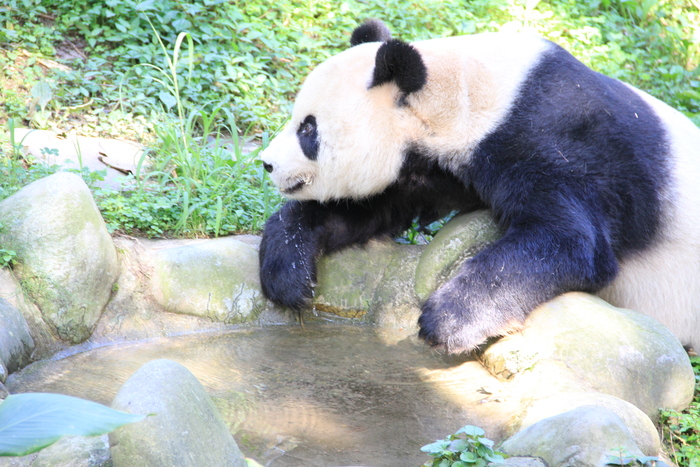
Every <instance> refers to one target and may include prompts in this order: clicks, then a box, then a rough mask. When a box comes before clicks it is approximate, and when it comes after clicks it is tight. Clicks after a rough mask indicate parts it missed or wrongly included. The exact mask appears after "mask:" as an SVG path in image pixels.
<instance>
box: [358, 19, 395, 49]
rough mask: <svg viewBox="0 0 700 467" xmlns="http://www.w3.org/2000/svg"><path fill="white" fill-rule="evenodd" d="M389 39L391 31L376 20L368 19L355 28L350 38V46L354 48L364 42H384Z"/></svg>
mask: <svg viewBox="0 0 700 467" xmlns="http://www.w3.org/2000/svg"><path fill="white" fill-rule="evenodd" d="M390 39H391V31H389V28H388V27H386V24H384V23H383V22H381V21H379V20H378V19H368V20H366V21H365V22H364V23H362V24H361V25H360V26H358V27H357V28H355V30H354V31H353V32H352V36H351V37H350V46H351V47H355V46H356V45H359V44H364V43H365V42H386V41H388V40H390Z"/></svg>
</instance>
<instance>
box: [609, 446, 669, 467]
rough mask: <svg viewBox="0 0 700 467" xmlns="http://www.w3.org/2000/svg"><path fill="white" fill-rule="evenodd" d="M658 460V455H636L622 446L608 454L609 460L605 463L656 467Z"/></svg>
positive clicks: (621, 465)
mask: <svg viewBox="0 0 700 467" xmlns="http://www.w3.org/2000/svg"><path fill="white" fill-rule="evenodd" d="M658 461H659V458H658V457H655V456H635V455H633V454H630V452H629V451H628V450H627V449H625V448H622V447H620V448H616V449H613V452H612V453H611V454H608V461H607V462H606V463H605V465H618V466H620V467H624V466H626V465H630V466H640V467H644V466H647V467H654V466H655V465H656V463H657V462H658Z"/></svg>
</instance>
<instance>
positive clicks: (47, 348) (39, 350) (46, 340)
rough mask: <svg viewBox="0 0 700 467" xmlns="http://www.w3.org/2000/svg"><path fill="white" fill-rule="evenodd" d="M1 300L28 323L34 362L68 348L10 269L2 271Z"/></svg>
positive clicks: (0, 274) (0, 276)
mask: <svg viewBox="0 0 700 467" xmlns="http://www.w3.org/2000/svg"><path fill="white" fill-rule="evenodd" d="M0 298H2V299H4V300H6V301H7V302H8V303H9V304H10V305H11V306H13V307H15V308H17V309H18V310H19V311H20V313H21V314H22V317H23V318H24V320H25V322H26V323H27V326H28V328H29V334H30V335H31V336H32V341H33V342H34V349H33V354H32V358H33V360H38V359H42V358H48V357H49V356H51V355H53V354H54V353H56V352H57V351H59V350H61V349H63V348H65V347H66V345H65V344H64V343H63V342H61V341H60V340H59V339H58V338H57V337H56V336H54V333H53V331H52V330H51V326H49V325H48V324H47V323H46V321H44V318H43V316H42V315H41V310H39V308H38V307H37V306H36V305H35V304H34V303H32V302H31V301H30V300H28V299H27V297H26V295H25V293H24V291H23V290H22V287H21V286H20V283H19V280H17V278H16V277H15V275H14V273H13V272H12V271H11V270H10V269H8V268H2V269H0ZM17 369H19V368H17Z"/></svg>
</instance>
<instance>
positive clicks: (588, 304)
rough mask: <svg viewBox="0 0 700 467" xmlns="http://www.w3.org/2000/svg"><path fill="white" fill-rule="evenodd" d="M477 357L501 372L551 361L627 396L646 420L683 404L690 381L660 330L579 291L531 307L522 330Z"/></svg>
mask: <svg viewBox="0 0 700 467" xmlns="http://www.w3.org/2000/svg"><path fill="white" fill-rule="evenodd" d="M481 359H482V361H483V363H484V365H485V366H486V368H487V369H489V371H491V372H492V373H493V374H494V375H497V376H499V377H501V378H504V379H510V378H513V377H515V376H517V375H524V374H526V373H534V374H537V373H538V372H539V368H540V367H546V366H547V365H544V364H545V363H547V362H549V363H558V364H559V365H560V366H561V368H562V369H564V372H565V373H570V374H571V377H572V379H573V380H575V381H576V387H577V388H578V390H581V391H597V392H602V393H605V394H610V395H613V396H616V397H619V398H620V399H623V400H626V401H629V402H631V403H632V404H634V405H636V406H637V407H639V409H641V410H642V411H643V412H644V413H646V414H647V415H648V416H649V417H650V418H651V419H652V420H656V419H657V418H658V412H659V409H660V408H667V409H674V410H682V409H683V408H685V407H687V405H688V404H689V403H690V401H691V400H692V398H693V390H694V386H695V378H694V374H693V370H692V367H691V365H690V361H689V359H688V355H687V354H686V352H685V350H684V349H683V347H682V346H681V344H680V342H679V341H678V339H677V338H676V337H675V336H673V334H671V332H670V331H669V330H668V329H666V328H665V327H664V326H663V325H661V324H660V323H659V322H657V321H655V320H654V319H653V318H650V317H649V316H646V315H643V314H641V313H638V312H636V311H632V310H626V309H621V308H616V307H614V306H612V305H609V304H608V303H606V302H604V301H603V300H601V299H599V298H597V297H594V296H592V295H588V294H584V293H580V292H571V293H567V294H564V295H561V296H559V297H557V298H555V299H554V300H551V301H550V302H548V303H545V304H544V305H541V306H540V307H538V308H537V309H536V310H534V311H533V312H532V313H531V314H530V315H529V316H528V318H527V320H526V322H525V327H524V328H523V329H522V331H520V332H518V333H514V334H512V335H510V336H507V337H505V338H503V339H500V340H499V341H498V342H496V343H494V344H493V345H491V346H490V347H488V348H487V349H486V350H485V351H484V352H483V354H482V356H481ZM642 388H643V389H642ZM569 389H573V388H569Z"/></svg>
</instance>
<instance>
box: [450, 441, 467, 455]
mask: <svg viewBox="0 0 700 467" xmlns="http://www.w3.org/2000/svg"><path fill="white" fill-rule="evenodd" d="M447 449H449V450H450V451H452V452H462V451H466V450H467V449H469V443H467V442H466V441H465V440H463V439H461V438H458V439H456V440H454V441H452V442H451V443H450V445H449V446H448V448H447Z"/></svg>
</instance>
